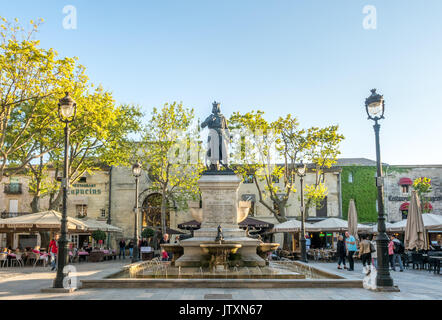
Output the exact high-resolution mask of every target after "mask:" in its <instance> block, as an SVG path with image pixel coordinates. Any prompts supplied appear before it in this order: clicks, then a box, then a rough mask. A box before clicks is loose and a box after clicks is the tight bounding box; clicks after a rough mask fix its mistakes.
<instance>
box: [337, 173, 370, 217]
mask: <svg viewBox="0 0 442 320" xmlns="http://www.w3.org/2000/svg"><path fill="white" fill-rule="evenodd" d="M350 173H351V175H352V182H349V175H350ZM375 173H376V167H367V166H349V167H342V181H341V191H342V215H343V218H344V219H347V215H348V204H349V202H350V199H354V200H355V205H356V211H357V213H358V222H376V221H377V217H378V213H377V211H376V199H377V189H376V181H375Z"/></svg>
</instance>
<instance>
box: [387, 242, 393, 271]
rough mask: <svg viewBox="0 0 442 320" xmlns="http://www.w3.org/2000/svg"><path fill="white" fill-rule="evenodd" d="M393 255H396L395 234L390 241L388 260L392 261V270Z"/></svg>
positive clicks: (391, 263) (391, 265)
mask: <svg viewBox="0 0 442 320" xmlns="http://www.w3.org/2000/svg"><path fill="white" fill-rule="evenodd" d="M393 256H394V243H393V236H390V242H389V243H388V260H389V261H390V267H391V270H393V269H394V262H393Z"/></svg>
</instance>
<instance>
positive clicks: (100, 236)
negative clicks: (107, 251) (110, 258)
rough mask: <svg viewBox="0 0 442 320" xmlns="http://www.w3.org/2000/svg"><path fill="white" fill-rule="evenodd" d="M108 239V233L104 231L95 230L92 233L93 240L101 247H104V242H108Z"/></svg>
mask: <svg viewBox="0 0 442 320" xmlns="http://www.w3.org/2000/svg"><path fill="white" fill-rule="evenodd" d="M106 237H107V236H106V232H104V231H101V230H95V231H94V232H92V238H94V240H95V241H96V242H98V243H99V244H100V247H102V246H103V241H104V240H106Z"/></svg>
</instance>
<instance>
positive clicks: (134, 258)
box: [132, 161, 141, 263]
mask: <svg viewBox="0 0 442 320" xmlns="http://www.w3.org/2000/svg"><path fill="white" fill-rule="evenodd" d="M132 173H133V175H134V177H135V208H134V212H135V228H134V252H133V254H132V263H134V262H137V261H138V178H139V177H140V176H141V164H140V163H139V162H138V161H137V162H136V163H135V164H134V165H133V166H132Z"/></svg>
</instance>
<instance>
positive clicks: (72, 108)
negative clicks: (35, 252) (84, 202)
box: [54, 92, 77, 288]
mask: <svg viewBox="0 0 442 320" xmlns="http://www.w3.org/2000/svg"><path fill="white" fill-rule="evenodd" d="M76 114H77V104H76V103H75V101H74V99H72V97H71V96H69V92H66V96H64V97H63V98H61V99H60V100H59V103H58V116H59V117H60V120H61V121H62V122H64V123H65V127H64V168H63V180H62V183H61V184H62V188H63V212H62V216H61V237H60V240H59V241H58V243H59V244H58V261H57V276H56V278H55V280H54V288H63V279H64V274H63V269H64V267H65V266H66V265H67V264H68V255H67V239H66V235H67V201H68V192H67V191H68V188H69V177H68V172H69V159H68V152H69V123H70V122H72V121H74V119H75V116H76Z"/></svg>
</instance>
